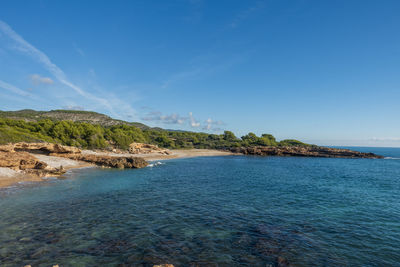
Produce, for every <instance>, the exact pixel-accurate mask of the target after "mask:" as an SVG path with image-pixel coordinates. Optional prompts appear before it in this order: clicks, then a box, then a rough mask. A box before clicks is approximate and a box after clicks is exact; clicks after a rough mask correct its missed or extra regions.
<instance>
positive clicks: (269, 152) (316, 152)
mask: <svg viewBox="0 0 400 267" xmlns="http://www.w3.org/2000/svg"><path fill="white" fill-rule="evenodd" d="M229 150H230V151H231V152H233V153H241V154H244V155H258V156H291V157H322V158H373V159H379V158H383V157H382V156H380V155H376V154H374V153H362V152H358V151H352V150H349V149H338V148H330V147H320V146H290V147H268V146H265V147H264V146H256V147H235V148H231V149H229Z"/></svg>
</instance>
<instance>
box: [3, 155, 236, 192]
mask: <svg viewBox="0 0 400 267" xmlns="http://www.w3.org/2000/svg"><path fill="white" fill-rule="evenodd" d="M82 154H95V155H108V156H113V157H121V156H126V157H141V158H143V159H145V160H146V161H156V160H168V159H178V158H191V157H209V156H227V155H235V154H234V153H231V152H225V151H218V150H211V149H181V150H169V154H168V155H167V154H161V153H158V152H152V153H146V154H140V153H139V154H130V153H112V152H105V151H92V150H83V151H82ZM32 155H33V156H35V157H36V158H37V159H38V160H40V161H43V162H45V163H46V164H47V165H48V166H49V167H51V168H59V167H60V166H62V167H63V168H64V169H66V170H68V169H75V168H82V167H90V166H93V167H94V166H95V165H94V164H90V163H87V162H81V161H76V160H71V159H67V158H63V157H55V156H47V155H42V154H32ZM44 180H45V179H43V178H42V177H38V176H36V175H29V174H25V173H23V172H22V171H15V170H13V169H10V168H4V167H0V188H2V187H8V186H11V185H15V184H17V183H20V182H40V181H44Z"/></svg>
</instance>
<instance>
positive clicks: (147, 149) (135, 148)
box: [128, 143, 169, 155]
mask: <svg viewBox="0 0 400 267" xmlns="http://www.w3.org/2000/svg"><path fill="white" fill-rule="evenodd" d="M128 151H129V153H131V154H149V153H160V154H166V155H168V154H169V152H168V150H167V149H163V148H159V147H158V146H156V145H151V144H143V143H132V144H130V145H129V149H128Z"/></svg>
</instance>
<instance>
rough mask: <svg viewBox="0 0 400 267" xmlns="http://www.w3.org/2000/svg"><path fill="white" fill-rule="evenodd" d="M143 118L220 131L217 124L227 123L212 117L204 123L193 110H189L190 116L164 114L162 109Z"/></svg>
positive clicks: (149, 120)
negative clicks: (195, 115)
mask: <svg viewBox="0 0 400 267" xmlns="http://www.w3.org/2000/svg"><path fill="white" fill-rule="evenodd" d="M141 119H142V120H143V121H148V122H155V123H162V124H168V125H177V126H189V127H190V128H200V127H201V126H202V127H201V129H202V130H206V131H220V130H222V129H221V128H219V127H215V126H217V125H225V123H223V122H222V121H213V120H212V119H208V120H206V121H205V123H204V124H202V123H200V122H199V121H198V120H197V119H195V118H194V116H193V113H192V112H189V113H188V116H181V115H179V114H176V113H173V114H170V115H163V114H162V112H160V111H150V112H148V113H147V114H146V115H145V116H143V117H142V118H141Z"/></svg>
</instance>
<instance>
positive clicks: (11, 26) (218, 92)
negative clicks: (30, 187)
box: [0, 0, 400, 147]
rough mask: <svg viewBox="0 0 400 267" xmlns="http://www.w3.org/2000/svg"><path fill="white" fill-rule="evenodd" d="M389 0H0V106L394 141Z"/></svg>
mask: <svg viewBox="0 0 400 267" xmlns="http://www.w3.org/2000/svg"><path fill="white" fill-rule="evenodd" d="M399 14H400V1H397V0H396V1H391V0H385V1H375V0H373V1H369V0H360V1H355V0H338V1H333V0H332V1H320V0H314V1H307V0H265V1H264V0H256V1H251V0H249V1H241V0H218V1H216V0H209V1H207V0H175V1H174V0H171V1H163V0H160V1H155V0H154V1H147V0H143V1H135V0H130V1H73V0H69V1H60V0H55V1H53V0H51V1H44V0H41V1H37V0H31V1H20V0H12V1H11V0H2V1H0V110H19V109H28V108H29V109H35V110H52V109H79V110H88V111H97V112H100V113H104V114H107V115H109V116H111V117H113V118H117V119H123V120H127V121H137V122H142V123H145V124H147V125H149V126H158V127H163V128H167V129H182V130H190V131H201V132H209V133H222V132H223V131H224V130H231V131H233V132H234V133H235V134H236V135H237V136H239V137H240V136H242V135H244V134H246V133H248V132H254V133H256V134H258V135H259V134H262V133H270V134H273V135H274V136H275V137H276V138H277V139H278V140H282V139H287V138H294V139H298V140H302V141H304V142H309V143H313V144H318V145H342V146H349V145H354V146H392V147H400V123H399V122H400V116H399V115H400V75H399V74H400V34H399V32H400V16H399Z"/></svg>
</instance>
